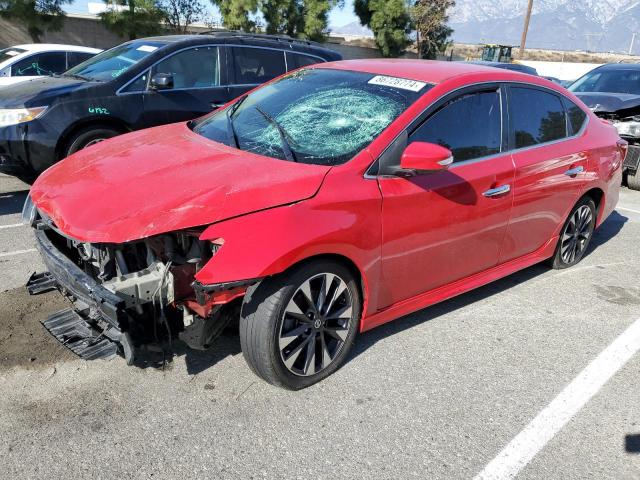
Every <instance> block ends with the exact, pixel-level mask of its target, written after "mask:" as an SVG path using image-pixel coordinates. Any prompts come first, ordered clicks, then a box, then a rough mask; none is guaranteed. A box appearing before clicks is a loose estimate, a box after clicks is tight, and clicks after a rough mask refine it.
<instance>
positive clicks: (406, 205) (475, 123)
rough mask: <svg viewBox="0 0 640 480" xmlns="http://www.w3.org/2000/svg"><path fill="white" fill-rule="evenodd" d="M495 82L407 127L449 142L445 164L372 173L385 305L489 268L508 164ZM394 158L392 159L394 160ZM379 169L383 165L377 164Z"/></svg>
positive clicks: (507, 196) (506, 193)
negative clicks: (411, 171)
mask: <svg viewBox="0 0 640 480" xmlns="http://www.w3.org/2000/svg"><path fill="white" fill-rule="evenodd" d="M504 110H505V100H504V98H503V90H502V89H501V88H500V86H499V85H485V86H482V87H472V88H471V89H466V90H463V91H460V92H458V93H455V94H453V95H450V96H449V97H446V98H445V99H443V100H442V101H440V102H439V103H438V104H436V105H435V106H434V107H433V108H431V109H430V113H428V116H427V118H426V120H424V122H423V123H422V124H420V125H419V126H418V127H417V128H415V129H414V130H413V131H410V132H409V133H408V140H407V142H408V143H407V144H409V143H411V142H414V141H421V142H430V143H437V144H440V145H442V146H444V147H447V148H449V149H450V150H451V151H452V153H453V159H454V162H453V163H452V164H451V165H450V166H449V168H448V169H447V170H444V171H438V172H434V173H427V174H423V175H417V176H414V177H410V178H400V177H393V176H386V175H381V176H379V178H378V182H379V185H380V190H381V192H382V197H383V208H382V232H383V244H382V275H383V278H384V281H383V282H381V283H383V284H384V285H385V286H386V287H385V290H383V291H382V292H381V298H380V306H381V307H385V306H388V305H390V304H393V303H396V302H398V301H401V300H404V299H407V298H410V297H413V296H415V295H418V294H420V293H423V292H426V291H428V290H432V289H434V288H437V287H440V286H443V285H445V284H448V283H451V282H454V281H456V280H460V279H462V278H464V277H467V276H469V275H473V274H474V273H478V272H481V271H483V270H486V269H488V268H491V267H493V266H495V265H496V264H497V263H498V259H499V256H500V248H501V246H502V242H503V239H504V234H505V231H506V228H507V224H508V220H509V212H510V210H511V203H512V193H511V191H510V188H511V183H512V181H513V163H512V160H511V155H510V154H509V153H508V152H506V151H505V150H506V140H507V137H506V128H503V125H504V124H505V118H504V115H503V111H504ZM396 161H397V160H396ZM381 173H384V170H381Z"/></svg>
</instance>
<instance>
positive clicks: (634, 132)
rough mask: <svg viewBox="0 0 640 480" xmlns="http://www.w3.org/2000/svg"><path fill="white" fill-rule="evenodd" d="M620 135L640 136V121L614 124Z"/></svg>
mask: <svg viewBox="0 0 640 480" xmlns="http://www.w3.org/2000/svg"><path fill="white" fill-rule="evenodd" d="M613 125H614V126H615V127H616V130H618V135H620V136H625V137H640V122H635V121H631V122H616V123H614V124H613Z"/></svg>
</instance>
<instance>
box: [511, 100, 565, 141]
mask: <svg viewBox="0 0 640 480" xmlns="http://www.w3.org/2000/svg"><path fill="white" fill-rule="evenodd" d="M509 99H510V103H511V109H510V117H511V120H512V125H513V129H514V132H515V147H516V148H523V147H529V146H531V145H537V144H540V143H546V142H551V141H554V140H559V139H561V138H564V137H566V136H567V123H566V118H565V112H564V107H563V105H562V102H561V101H560V98H559V97H558V96H557V95H554V94H552V93H547V92H544V91H542V90H536V89H532V88H526V87H512V88H511V90H510V94H509Z"/></svg>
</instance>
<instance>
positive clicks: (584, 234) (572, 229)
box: [551, 197, 596, 270]
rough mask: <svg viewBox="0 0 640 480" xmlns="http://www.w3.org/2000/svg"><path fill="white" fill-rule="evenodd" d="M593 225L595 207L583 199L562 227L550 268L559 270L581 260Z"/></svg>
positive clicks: (591, 235)
mask: <svg viewBox="0 0 640 480" xmlns="http://www.w3.org/2000/svg"><path fill="white" fill-rule="evenodd" d="M595 224H596V205H595V203H594V202H593V200H592V199H591V198H590V197H583V198H582V199H581V200H580V201H579V202H578V203H577V204H576V206H575V207H573V209H572V210H571V213H569V216H568V217H567V220H566V221H565V222H564V225H563V226H562V230H561V233H560V238H559V239H558V245H557V246H556V251H555V253H554V255H553V257H552V258H551V267H552V268H554V269H556V270H560V269H563V268H568V267H572V266H573V265H575V264H576V263H578V262H579V261H580V260H582V257H583V256H584V254H585V252H586V251H587V248H589V243H590V242H591V238H592V237H593V231H594V229H595Z"/></svg>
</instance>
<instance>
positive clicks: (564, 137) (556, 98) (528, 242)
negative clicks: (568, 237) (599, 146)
mask: <svg viewBox="0 0 640 480" xmlns="http://www.w3.org/2000/svg"><path fill="white" fill-rule="evenodd" d="M508 92H509V93H508V99H509V100H508V103H509V119H510V139H509V142H510V146H511V148H512V156H513V161H514V165H515V178H514V182H513V193H514V197H513V209H512V212H511V220H510V223H509V228H508V229H507V235H506V237H505V245H504V248H503V253H502V255H501V258H500V261H501V262H505V261H509V260H512V259H514V258H517V257H520V256H522V255H526V254H528V253H532V252H535V251H536V250H538V249H540V248H542V247H543V246H544V245H545V244H546V243H547V242H548V241H549V240H551V238H552V237H553V235H554V233H555V231H556V230H557V229H558V227H559V225H561V224H563V222H564V221H565V218H566V216H567V214H568V212H569V210H570V209H571V208H572V207H573V205H574V204H575V203H576V201H577V200H578V198H579V197H580V194H581V192H582V191H583V189H584V187H585V185H586V183H587V175H588V173H587V167H588V155H587V153H588V152H587V151H586V150H583V149H582V142H581V141H580V138H579V137H580V135H581V134H582V130H583V129H584V123H585V122H586V115H585V114H584V112H582V116H581V115H580V112H581V111H580V109H578V111H576V110H575V108H577V107H576V106H575V105H573V104H571V105H572V106H573V107H575V108H573V107H571V105H569V104H570V103H571V102H569V101H568V100H566V99H564V97H563V96H562V95H560V94H558V93H556V92H554V91H552V90H548V89H545V88H542V87H534V86H530V85H520V84H512V85H510V86H509V90H508ZM568 107H569V108H570V110H569V112H568V113H569V114H567V108H568Z"/></svg>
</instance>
